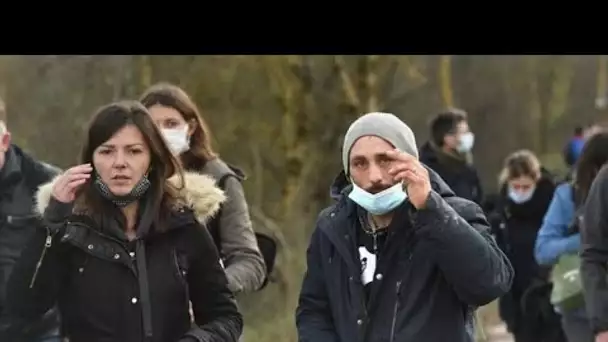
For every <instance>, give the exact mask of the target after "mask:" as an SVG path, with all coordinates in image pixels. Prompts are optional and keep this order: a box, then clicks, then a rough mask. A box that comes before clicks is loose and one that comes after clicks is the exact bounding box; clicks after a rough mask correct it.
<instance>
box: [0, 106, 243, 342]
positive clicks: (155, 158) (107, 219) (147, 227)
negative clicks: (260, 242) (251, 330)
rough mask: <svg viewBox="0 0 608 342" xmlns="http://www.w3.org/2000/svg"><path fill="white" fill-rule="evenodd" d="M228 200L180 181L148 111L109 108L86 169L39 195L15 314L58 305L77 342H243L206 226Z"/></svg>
mask: <svg viewBox="0 0 608 342" xmlns="http://www.w3.org/2000/svg"><path fill="white" fill-rule="evenodd" d="M223 200H224V195H223V193H222V191H221V190H220V189H218V188H217V187H215V185H214V182H213V180H212V179H210V178H208V177H206V176H202V175H196V174H187V173H186V174H184V172H183V171H182V169H181V167H180V164H179V162H178V161H177V160H176V159H175V158H174V157H173V155H172V153H171V151H170V150H169V149H168V147H167V146H166V144H165V143H164V141H163V138H162V136H161V134H160V132H159V131H158V129H157V128H156V126H155V125H154V123H153V121H152V120H151V118H150V115H149V113H148V111H147V110H146V108H145V107H143V106H142V105H141V104H140V103H138V102H135V101H125V102H118V103H113V104H110V105H107V106H105V107H102V108H101V109H100V110H99V111H98V112H97V113H96V114H95V115H94V117H93V119H92V121H91V123H90V126H89V129H88V132H87V135H86V141H85V144H84V148H83V152H82V156H81V164H80V165H78V166H75V167H72V168H70V169H68V170H67V171H66V172H64V173H63V174H62V175H60V176H58V177H57V178H56V179H54V180H53V181H52V182H50V183H49V184H46V185H43V186H42V187H41V188H40V189H39V192H38V194H37V209H38V212H39V213H40V214H41V215H43V219H44V222H45V225H46V231H44V230H42V231H39V232H38V233H37V234H36V235H35V236H34V237H33V238H32V241H31V242H30V244H29V245H28V246H27V247H26V249H25V251H24V252H23V254H22V256H21V259H20V260H19V262H18V263H17V265H16V267H15V270H14V271H13V273H12V276H11V279H10V281H9V286H8V296H7V298H8V301H9V309H10V310H11V311H12V312H14V313H15V314H16V315H19V316H21V317H36V316H38V315H41V314H43V313H44V312H46V310H47V309H48V308H49V307H51V306H52V305H53V304H55V302H57V303H58V307H59V310H60V314H61V316H62V319H63V329H64V335H65V336H66V337H67V338H69V340H70V341H71V342H85V341H86V342H95V341H100V342H101V341H116V342H119V341H124V342H134V341H146V342H171V341H204V342H215V341H217V342H220V341H222V342H236V341H237V340H238V338H239V336H240V334H241V331H242V324H243V323H242V316H241V315H240V313H239V312H238V310H237V306H236V303H235V300H234V296H233V294H232V293H231V292H230V290H229V289H228V287H227V279H226V275H225V273H224V270H223V268H222V267H221V264H220V261H219V255H218V252H217V250H216V248H215V246H214V244H213V241H212V239H211V237H210V235H209V233H208V232H207V230H206V229H205V227H204V226H203V224H204V222H206V220H207V219H208V218H209V217H211V216H213V214H214V213H215V212H216V211H217V210H218V208H219V206H220V204H221V202H222V201H223ZM190 302H191V303H192V307H193V312H194V322H192V321H191V319H190V314H189V305H190Z"/></svg>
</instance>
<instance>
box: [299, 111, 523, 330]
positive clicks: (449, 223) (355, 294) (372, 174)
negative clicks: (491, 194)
mask: <svg viewBox="0 0 608 342" xmlns="http://www.w3.org/2000/svg"><path fill="white" fill-rule="evenodd" d="M342 163H343V171H342V172H341V173H340V174H339V175H338V177H337V178H336V180H335V182H334V187H333V195H334V196H335V198H336V199H337V203H335V204H333V205H332V206H330V207H329V208H327V209H325V210H323V211H322V212H321V213H320V214H319V218H318V220H317V226H316V229H315V230H314V232H313V234H312V237H311V241H310V245H309V247H308V250H307V256H306V260H307V270H306V273H305V275H304V280H303V282H302V289H301V292H300V298H299V302H298V307H297V311H296V326H297V331H298V337H299V341H300V342H321V341H323V342H325V341H331V342H352V341H370V342H371V341H373V342H376V341H395V342H397V341H416V342H434V341H450V342H465V341H466V342H469V341H472V340H473V334H474V332H473V329H472V326H473V311H474V309H475V308H476V307H478V306H482V305H485V304H487V303H489V302H491V301H493V300H495V299H496V298H498V297H500V296H501V295H503V294H504V293H506V292H507V291H508V290H509V287H510V286H511V281H512V278H513V269H512V268H511V265H510V263H509V261H508V259H507V258H506V256H505V255H504V253H502V252H501V251H500V249H499V248H498V247H497V246H496V244H495V242H494V239H493V238H492V236H491V234H490V229H489V226H488V223H487V221H486V218H485V216H484V214H483V212H482V211H481V208H480V207H479V206H478V205H477V204H475V203H473V202H471V201H469V200H466V199H463V198H461V197H457V196H455V195H454V193H453V192H452V191H451V190H450V188H449V187H448V186H447V185H446V184H445V182H443V180H442V179H441V177H439V176H438V175H437V174H436V173H435V172H434V171H433V170H431V169H430V168H428V167H425V166H424V165H423V164H422V163H420V161H419V160H418V150H417V146H416V139H415V137H414V133H413V132H412V130H411V129H410V128H409V127H408V126H407V125H406V124H405V123H404V122H403V121H401V120H400V119H399V118H397V117H396V116H395V115H393V114H388V113H369V114H366V115H364V116H362V117H360V118H359V119H357V120H356V121H355V122H353V123H352V125H351V126H350V128H349V129H348V131H347V132H346V136H345V138H344V146H343V148H342Z"/></svg>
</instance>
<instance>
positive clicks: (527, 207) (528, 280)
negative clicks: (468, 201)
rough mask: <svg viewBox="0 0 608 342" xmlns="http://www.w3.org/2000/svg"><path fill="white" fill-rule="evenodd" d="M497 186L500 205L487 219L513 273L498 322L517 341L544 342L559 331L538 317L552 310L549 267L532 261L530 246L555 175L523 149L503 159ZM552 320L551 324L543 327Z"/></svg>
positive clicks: (549, 319)
mask: <svg viewBox="0 0 608 342" xmlns="http://www.w3.org/2000/svg"><path fill="white" fill-rule="evenodd" d="M499 185H500V195H499V200H498V204H497V206H496V208H495V209H494V211H493V212H492V213H491V214H490V215H488V219H489V220H490V223H491V224H492V228H493V231H494V234H495V236H496V240H497V243H498V245H499V246H500V248H501V249H502V250H503V251H504V252H505V254H506V255H507V257H509V260H510V261H511V264H512V265H513V268H514V269H515V279H514V281H513V285H512V287H511V290H510V292H509V293H508V294H507V295H505V296H503V297H502V298H501V299H500V302H499V304H500V314H501V318H502V319H503V320H504V321H505V322H506V324H507V327H508V329H509V330H510V332H511V333H512V334H513V335H514V337H515V341H516V342H527V341H548V340H546V339H545V338H547V336H549V335H552V336H554V335H555V334H557V335H560V334H561V328H560V324H559V318H558V317H557V316H556V315H550V317H547V319H543V320H539V319H538V317H539V312H540V310H541V309H542V308H543V307H548V308H549V309H551V308H550V304H549V297H548V292H547V291H544V289H545V287H544V286H545V285H546V284H548V283H547V280H548V269H547V268H542V267H540V266H539V265H538V264H537V263H536V261H535V259H534V242H535V241H536V234H537V232H538V230H539V229H540V227H541V225H542V220H543V217H544V215H545V212H546V211H547V208H548V207H549V204H550V203H551V198H552V197H553V192H554V190H555V184H554V181H553V177H552V176H551V175H549V174H548V172H546V171H545V170H544V169H543V168H542V167H541V166H540V163H539V161H538V159H537V158H536V156H535V155H534V154H533V153H532V152H530V151H527V150H521V151H517V152H514V153H512V154H511V155H509V156H508V157H507V158H506V159H505V162H504V168H503V170H502V172H501V174H500V177H499ZM551 311H552V310H549V312H551ZM540 316H542V315H540ZM550 321H553V322H554V323H553V324H552V325H551V324H549V325H547V324H548V323H547V322H550ZM551 341H554V340H551Z"/></svg>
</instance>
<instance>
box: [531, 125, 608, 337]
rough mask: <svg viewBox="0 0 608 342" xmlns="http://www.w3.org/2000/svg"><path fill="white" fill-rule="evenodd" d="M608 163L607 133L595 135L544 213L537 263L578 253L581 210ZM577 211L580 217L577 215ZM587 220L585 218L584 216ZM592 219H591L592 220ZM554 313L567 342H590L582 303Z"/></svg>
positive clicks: (537, 241) (559, 308) (546, 263)
mask: <svg viewBox="0 0 608 342" xmlns="http://www.w3.org/2000/svg"><path fill="white" fill-rule="evenodd" d="M607 161H608V132H606V131H600V132H598V133H595V134H594V135H592V136H591V137H589V139H588V140H587V141H586V142H585V146H584V147H583V150H582V152H581V155H580V157H579V159H578V161H577V163H576V164H575V165H576V177H575V178H574V180H573V181H572V182H570V183H563V184H560V185H559V186H558V187H557V188H556V189H555V193H554V195H553V199H552V200H551V204H550V205H549V209H548V210H547V213H546V214H545V218H544V221H543V225H542V226H541V228H540V230H539V232H538V237H537V239H536V246H535V257H536V260H537V261H538V263H539V264H541V265H547V266H552V265H554V264H555V263H557V262H558V260H559V258H560V257H561V256H563V255H567V254H578V252H579V249H580V245H581V237H580V233H579V226H580V220H579V219H578V218H579V217H580V216H582V213H580V212H581V210H582V209H583V208H584V206H583V203H584V202H585V200H586V199H587V194H588V193H589V188H590V187H591V183H592V182H593V180H594V178H595V176H596V174H597V171H598V170H599V169H600V168H601V167H602V165H604V164H605V163H606V162H607ZM577 212H579V214H577ZM584 218H585V219H587V216H584ZM591 220H594V219H593V218H591ZM556 310H557V311H558V312H560V313H561V315H562V327H563V329H564V332H565V333H566V336H567V338H568V341H569V342H579V341H580V342H591V341H593V340H594V337H593V333H592V331H591V326H590V322H589V319H588V318H587V314H586V312H585V307H584V303H582V305H581V306H580V308H569V309H564V308H561V307H559V306H557V307H556Z"/></svg>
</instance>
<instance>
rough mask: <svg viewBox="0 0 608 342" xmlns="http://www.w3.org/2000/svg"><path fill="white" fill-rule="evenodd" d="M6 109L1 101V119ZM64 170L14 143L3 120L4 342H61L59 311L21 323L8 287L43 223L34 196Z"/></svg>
mask: <svg viewBox="0 0 608 342" xmlns="http://www.w3.org/2000/svg"><path fill="white" fill-rule="evenodd" d="M5 114H6V107H5V105H4V102H3V101H2V99H0V117H5ZM60 172H61V170H59V169H58V168H56V167H54V166H51V165H49V164H47V163H44V162H41V161H38V160H36V159H34V158H33V157H32V156H30V155H28V154H27V153H25V152H24V151H23V150H22V149H21V148H19V147H18V146H17V145H15V144H13V143H12V142H11V134H10V132H9V131H8V130H7V128H6V124H5V123H4V122H3V121H1V120H0V341H12V342H25V341H27V342H32V341H49V342H51V341H53V342H56V341H60V331H59V330H60V329H59V316H58V314H57V310H56V309H55V308H52V309H50V310H49V311H48V312H46V313H45V314H44V315H43V316H42V317H37V318H36V319H32V320H20V319H18V318H17V317H11V316H10V315H9V313H8V310H7V309H6V286H7V282H8V278H9V276H10V274H11V271H12V269H13V266H14V264H15V262H16V261H17V258H18V257H19V255H20V254H21V250H22V248H23V246H24V244H25V242H26V241H27V240H28V239H29V238H30V236H31V235H32V234H34V231H35V230H36V229H39V228H40V227H39V226H40V225H41V222H40V221H39V220H38V218H37V216H36V215H35V213H34V210H33V208H34V193H35V192H36V190H37V189H38V186H40V185H41V184H44V183H46V182H48V181H50V180H51V179H52V178H53V177H54V176H56V175H57V174H59V173H60Z"/></svg>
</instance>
